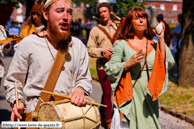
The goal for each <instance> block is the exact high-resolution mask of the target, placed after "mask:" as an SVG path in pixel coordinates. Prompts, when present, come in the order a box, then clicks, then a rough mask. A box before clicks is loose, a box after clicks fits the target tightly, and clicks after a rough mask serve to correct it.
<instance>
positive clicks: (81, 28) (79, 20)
mask: <svg viewBox="0 0 194 129" xmlns="http://www.w3.org/2000/svg"><path fill="white" fill-rule="evenodd" d="M78 23H79V30H80V32H79V33H80V36H81V37H82V36H83V34H82V30H83V25H84V23H83V21H82V19H81V18H79V19H78Z"/></svg>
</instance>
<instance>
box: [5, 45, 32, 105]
mask: <svg viewBox="0 0 194 129" xmlns="http://www.w3.org/2000/svg"><path fill="white" fill-rule="evenodd" d="M24 49H26V48H25V47H24V46H23V45H20V47H18V51H16V53H15V54H14V57H13V59H12V62H11V64H10V66H9V70H8V73H7V76H6V77H5V80H4V87H5V93H6V100H7V101H8V102H9V103H10V104H13V103H14V101H15V85H14V83H15V82H17V87H18V99H21V100H24V96H23V87H24V85H25V79H26V75H27V69H28V59H27V54H26V53H25V52H24Z"/></svg>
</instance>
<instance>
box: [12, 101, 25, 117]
mask: <svg viewBox="0 0 194 129" xmlns="http://www.w3.org/2000/svg"><path fill="white" fill-rule="evenodd" d="M23 110H24V104H23V103H21V102H19V104H18V108H16V106H14V107H13V108H12V112H11V121H14V120H16V119H17V118H19V119H22V116H21V115H20V114H22V112H23Z"/></svg>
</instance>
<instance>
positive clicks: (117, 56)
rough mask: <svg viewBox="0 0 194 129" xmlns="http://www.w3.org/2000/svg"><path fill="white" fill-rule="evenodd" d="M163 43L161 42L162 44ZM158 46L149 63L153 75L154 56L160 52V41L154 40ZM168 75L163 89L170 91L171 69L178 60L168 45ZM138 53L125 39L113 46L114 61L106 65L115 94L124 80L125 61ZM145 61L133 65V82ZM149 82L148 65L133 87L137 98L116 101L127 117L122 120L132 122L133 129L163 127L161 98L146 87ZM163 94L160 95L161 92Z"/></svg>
mask: <svg viewBox="0 0 194 129" xmlns="http://www.w3.org/2000/svg"><path fill="white" fill-rule="evenodd" d="M158 45H159V44H158ZM153 46H154V48H153V49H152V48H150V50H147V51H148V56H147V64H148V71H149V76H151V73H152V69H153V65H154V59H155V54H156V46H157V42H156V41H154V44H153ZM165 49H166V63H165V67H166V75H165V82H164V84H163V88H162V92H161V94H163V93H164V92H166V90H167V85H168V70H169V69H170V68H172V66H173V65H174V59H173V56H172V54H171V51H170V49H169V48H168V47H167V46H166V47H165ZM136 52H137V50H136V48H134V47H133V46H132V45H128V43H127V42H126V41H125V40H118V41H117V42H116V43H114V45H113V53H112V56H111V60H110V62H107V63H106V64H105V70H106V73H107V75H108V77H109V79H110V82H111V87H112V91H113V96H114V93H115V89H116V87H117V85H118V83H119V81H120V78H121V75H122V72H123V67H124V65H125V62H126V61H128V60H129V59H130V58H131V57H132V56H133V55H134V54H135V53H136ZM143 65H144V62H141V63H139V64H136V65H135V66H132V67H131V68H130V74H131V79H132V85H133V84H134V81H135V80H136V78H137V76H138V74H139V72H140V71H141V69H142V67H143ZM147 84H148V78H147V72H146V67H144V69H143V71H142V73H141V75H140V77H139V78H138V80H137V82H136V84H135V85H134V87H133V98H132V100H131V101H129V102H124V103H123V104H121V105H120V107H118V106H117V104H116V103H114V105H115V106H116V107H117V108H118V109H119V110H120V111H121V112H122V113H123V114H124V116H125V118H126V119H122V120H123V121H129V129H159V128H161V127H160V125H159V120H158V118H159V106H158V105H159V104H158V99H157V100H154V101H153V100H152V99H151V96H150V93H149V90H148V89H147V88H146V86H147ZM161 94H160V95H161Z"/></svg>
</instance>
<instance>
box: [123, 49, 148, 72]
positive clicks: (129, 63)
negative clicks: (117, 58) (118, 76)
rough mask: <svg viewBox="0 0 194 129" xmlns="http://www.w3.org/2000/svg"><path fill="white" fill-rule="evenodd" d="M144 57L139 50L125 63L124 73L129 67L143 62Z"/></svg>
mask: <svg viewBox="0 0 194 129" xmlns="http://www.w3.org/2000/svg"><path fill="white" fill-rule="evenodd" d="M144 57H145V54H144V53H143V50H142V49H141V50H139V51H138V52H137V53H135V54H134V55H133V56H132V57H131V58H130V59H129V60H128V61H127V62H125V66H124V71H125V70H127V69H129V68H130V67H131V66H134V65H136V64H138V63H140V62H143V61H144V60H143V59H144Z"/></svg>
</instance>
